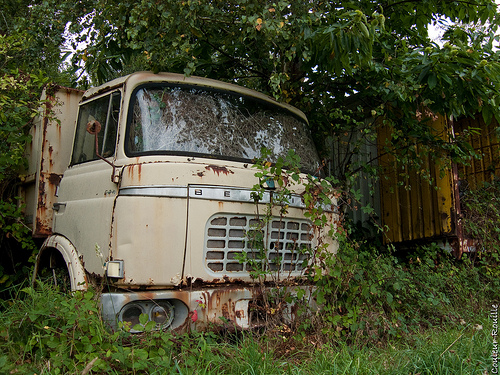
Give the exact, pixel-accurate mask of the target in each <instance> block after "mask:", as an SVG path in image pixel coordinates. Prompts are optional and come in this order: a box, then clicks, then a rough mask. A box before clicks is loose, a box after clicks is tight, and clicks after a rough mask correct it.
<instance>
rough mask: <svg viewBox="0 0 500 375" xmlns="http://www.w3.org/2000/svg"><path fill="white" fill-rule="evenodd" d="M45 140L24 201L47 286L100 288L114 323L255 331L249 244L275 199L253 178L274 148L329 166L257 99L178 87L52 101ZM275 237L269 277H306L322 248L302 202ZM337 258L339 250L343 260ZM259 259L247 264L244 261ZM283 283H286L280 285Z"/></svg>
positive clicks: (299, 130) (145, 86) (193, 85)
mask: <svg viewBox="0 0 500 375" xmlns="http://www.w3.org/2000/svg"><path fill="white" fill-rule="evenodd" d="M43 98H44V100H45V101H47V103H48V105H47V106H46V109H45V110H44V112H43V113H41V115H40V116H39V118H38V119H37V121H36V123H35V126H34V127H33V129H32V142H31V144H30V146H29V148H28V150H27V154H28V155H27V156H28V159H29V165H30V167H29V168H30V169H29V170H28V171H27V173H26V174H25V175H24V177H23V186H22V192H21V193H22V199H23V201H24V202H25V213H26V218H27V220H28V221H30V222H31V225H32V226H33V236H34V237H36V238H39V239H41V240H40V243H42V241H43V244H42V245H41V248H40V250H39V253H38V256H37V260H36V265H35V269H34V276H33V277H34V280H35V279H36V278H37V277H39V276H40V275H42V274H47V273H48V274H49V275H53V278H54V280H55V281H56V282H57V280H58V279H60V280H63V278H60V277H59V275H60V273H61V272H62V274H63V275H66V277H67V279H69V284H70V288H71V290H73V291H75V290H84V289H86V288H88V287H89V285H90V284H91V283H92V282H96V281H99V282H100V283H101V285H103V286H104V289H103V291H102V294H101V297H100V298H101V309H102V316H103V319H104V320H105V321H106V322H107V323H109V324H110V325H111V327H113V328H116V327H119V326H121V325H122V324H126V325H128V326H129V327H134V326H136V324H137V323H139V321H140V317H141V315H143V314H146V315H147V316H148V319H149V320H151V321H154V322H155V323H156V327H157V328H158V329H167V328H169V329H177V330H181V329H186V328H187V327H191V328H194V329H198V328H199V327H203V326H206V325H207V324H209V323H217V322H219V321H220V318H223V319H224V320H225V321H226V322H227V321H229V322H231V323H232V324H234V325H236V326H237V327H240V328H243V329H244V328H249V327H252V326H253V325H255V324H256V320H258V316H257V315H258V314H252V309H251V308H250V305H251V301H252V300H253V299H255V298H256V297H257V294H258V293H261V292H262V291H260V292H257V288H256V287H255V285H254V284H255V279H254V277H253V276H252V275H251V272H250V271H251V265H250V262H249V261H248V254H252V252H253V251H256V250H255V249H253V248H252V245H251V243H250V240H249V238H248V233H249V232H251V231H252V230H253V229H252V228H253V226H254V225H255V223H256V221H258V217H257V211H258V207H259V206H262V205H265V204H267V203H269V202H270V201H272V199H273V186H271V185H272V181H271V183H269V181H268V182H266V181H264V182H263V181H260V183H263V184H267V185H269V186H264V188H265V190H264V193H263V194H261V197H260V201H258V202H257V203H256V200H255V196H254V195H253V194H252V188H253V186H254V185H255V184H258V183H259V179H258V178H257V177H255V171H256V170H255V168H253V167H252V165H253V161H254V160H255V158H257V157H259V155H260V152H261V149H262V147H265V148H266V149H268V150H270V153H271V154H270V156H269V160H270V161H271V162H272V161H276V159H277V158H278V157H280V156H284V155H286V153H287V151H288V150H289V149H293V150H294V151H295V153H296V154H297V155H298V156H300V160H301V168H303V170H304V171H309V172H312V171H315V170H316V169H317V168H318V165H319V162H320V161H319V159H318V156H317V153H316V149H315V146H314V144H313V141H312V139H311V136H310V134H309V133H308V127H307V120H306V117H305V116H304V114H303V113H302V112H300V111H299V110H297V109H295V108H293V107H291V106H289V105H286V104H280V103H278V102H276V101H275V100H273V99H271V98H269V97H267V96H265V95H263V94H261V93H258V92H255V91H252V90H249V89H246V88H243V87H239V86H237V85H234V84H229V83H224V82H220V81H215V80H210V79H204V78H197V77H185V76H183V75H178V74H170V73H159V74H153V73H149V72H137V73H133V74H130V75H127V76H125V77H122V78H118V79H115V80H112V81H110V82H108V83H106V84H104V85H101V86H99V87H95V88H91V89H89V90H87V91H85V92H83V91H80V90H75V89H69V88H64V87H55V88H54V87H53V88H51V89H50V90H46V91H45V93H44V97H43ZM287 205H288V206H289V207H288V208H287V212H288V213H287V215H286V216H285V217H279V218H278V217H277V216H276V217H272V216H271V220H268V221H267V222H266V223H265V226H264V228H263V233H264V237H265V238H268V239H269V240H268V241H267V242H266V243H267V245H266V246H267V248H266V249H265V251H266V256H267V257H269V258H273V259H275V261H274V262H271V263H272V264H271V266H270V269H269V272H271V273H272V272H278V273H279V272H281V274H282V275H285V274H286V275H287V277H292V278H297V277H301V276H302V275H303V272H304V269H305V267H306V263H307V261H308V259H307V257H308V255H307V252H304V251H302V252H301V251H298V249H310V248H311V247H312V246H314V243H315V241H316V240H317V236H314V235H312V234H311V223H310V222H309V221H308V220H307V219H306V218H304V215H303V213H304V209H305V206H304V203H303V201H302V199H301V196H300V191H297V192H296V194H295V193H294V194H292V195H291V196H290V199H289V202H288V203H287ZM334 250H335V249H334V246H333V245H332V251H334ZM243 253H244V254H245V255H246V256H247V258H246V259H247V261H245V259H244V257H243V258H242V257H241V255H242V254H243ZM278 283H279V282H278Z"/></svg>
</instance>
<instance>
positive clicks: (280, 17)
mask: <svg viewBox="0 0 500 375" xmlns="http://www.w3.org/2000/svg"><path fill="white" fill-rule="evenodd" d="M83 9H84V10H85V12H84V14H81V15H80V18H78V20H75V22H76V23H74V24H73V28H74V31H75V32H78V33H80V40H81V41H85V42H86V43H87V45H86V47H85V48H84V49H83V50H82V51H81V53H78V54H76V55H75V56H74V63H75V64H77V63H81V62H82V61H83V62H84V66H85V70H86V71H87V72H88V74H89V76H90V77H91V81H92V82H103V81H105V80H108V79H109V78H112V77H114V76H118V75H122V74H124V73H128V72H131V71H135V70H144V69H147V70H153V71H155V72H158V71H170V72H180V73H184V74H186V75H191V74H194V75H199V76H205V77H210V78H215V79H222V80H226V81H231V82H237V83H239V84H241V85H243V86H247V87H250V88H254V89H257V90H259V91H263V92H265V93H267V94H270V95H273V96H275V97H276V98H277V99H279V100H282V101H286V102H288V103H290V104H292V105H294V106H296V107H298V108H300V109H301V110H303V111H304V112H305V113H306V114H307V115H308V116H309V119H310V122H311V126H312V128H313V130H314V133H315V135H316V137H317V139H319V140H321V139H324V138H325V136H331V135H332V134H343V133H345V132H352V131H353V129H356V131H357V132H358V131H361V133H363V132H364V134H365V136H367V135H368V134H373V130H374V127H375V125H374V124H375V122H373V121H372V122H367V121H366V119H367V118H372V119H376V118H383V119H384V120H385V123H389V124H390V125H391V126H393V127H394V131H395V132H399V134H404V135H405V137H399V139H400V140H401V139H404V143H407V144H410V143H414V142H417V143H424V144H428V145H429V147H431V148H434V149H435V148H437V149H439V150H438V151H439V152H438V153H439V154H440V155H441V156H445V154H447V155H449V154H450V152H449V151H450V145H449V144H446V145H445V144H443V143H442V142H441V140H439V139H437V138H436V137H435V136H434V135H432V132H431V131H430V129H429V127H428V126H427V125H426V119H431V118H433V116H436V115H437V114H441V115H444V116H453V117H455V118H458V117H460V116H475V115H476V114H482V116H483V118H484V119H485V121H486V122H487V123H488V122H490V121H491V120H492V118H494V117H496V118H497V119H498V118H499V111H498V109H499V98H498V94H499V79H500V78H499V77H500V69H499V67H500V66H499V54H498V51H497V50H496V49H495V43H496V45H497V46H498V38H497V37H496V36H495V32H496V31H497V27H498V14H497V6H496V4H495V2H494V1H492V0H477V1H474V2H470V1H465V0H464V1H451V0H418V1H411V0H386V1H372V0H361V1H352V0H351V1H335V2H316V1H303V2H289V1H275V2H262V1H257V0H238V1H224V2H222V1H191V0H189V1H161V2H160V1H155V0H142V1H137V2H129V1H121V0H93V1H88V2H87V3H86V4H85V7H83ZM431 24H438V25H441V27H442V28H444V29H445V33H444V37H443V39H444V40H443V42H444V44H438V43H437V42H436V41H434V40H432V39H431V38H430V36H429V25H431ZM74 48H75V49H77V48H78V47H77V41H75V45H74ZM379 123H381V122H379ZM363 129H364V130H363ZM454 146H457V147H459V150H458V151H457V150H456V149H455V150H454V151H453V152H452V153H451V154H452V156H456V155H466V154H467V150H464V149H460V147H461V146H460V145H459V144H458V142H456V143H455V144H454ZM401 147H404V145H402V146H401ZM452 148H453V147H452ZM443 152H444V153H443ZM467 155H468V154H467Z"/></svg>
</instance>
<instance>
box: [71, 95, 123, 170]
mask: <svg viewBox="0 0 500 375" xmlns="http://www.w3.org/2000/svg"><path fill="white" fill-rule="evenodd" d="M119 113H120V93H119V92H114V93H112V94H110V95H106V96H103V97H100V98H98V99H95V100H93V101H91V102H88V103H85V104H83V105H82V106H80V112H79V114H78V123H77V125H76V134H75V144H74V146H73V156H72V157H71V164H72V165H73V164H78V163H84V162H86V161H90V160H96V159H98V157H97V154H96V152H95V136H94V135H92V134H89V133H88V132H87V124H88V123H89V122H91V121H94V120H96V121H98V122H99V123H100V124H101V131H100V132H99V134H98V135H97V139H98V145H99V154H100V155H101V156H103V157H105V158H107V157H109V156H113V155H114V154H115V144H116V132H117V128H118V115H119Z"/></svg>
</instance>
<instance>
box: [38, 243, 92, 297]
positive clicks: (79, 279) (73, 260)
mask: <svg viewBox="0 0 500 375" xmlns="http://www.w3.org/2000/svg"><path fill="white" fill-rule="evenodd" d="M47 249H55V250H57V251H58V252H59V253H60V254H61V256H62V257H63V259H64V262H65V263H66V268H67V270H68V274H69V279H70V282H71V290H86V289H87V277H86V274H85V268H84V267H83V264H82V262H81V260H80V258H79V257H78V252H77V251H76V248H75V247H74V246H73V244H72V243H71V241H70V240H68V239H67V238H66V237H63V236H61V235H57V234H55V235H52V236H50V237H48V238H47V239H46V240H45V242H44V243H43V245H42V247H41V248H40V251H39V252H38V255H37V257H36V262H35V269H34V271H33V280H32V282H33V283H34V282H35V278H36V276H37V273H38V270H39V267H40V263H41V260H42V257H43V256H44V253H45V251H46V250H47Z"/></svg>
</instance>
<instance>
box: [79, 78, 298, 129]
mask: <svg viewBox="0 0 500 375" xmlns="http://www.w3.org/2000/svg"><path fill="white" fill-rule="evenodd" d="M148 82H169V83H180V84H187V85H194V86H204V87H210V88H215V89H219V90H226V91H232V92H235V93H238V94H241V95H246V96H251V97H254V98H257V99H260V100H264V101H267V102H273V103H274V104H276V105H279V106H280V107H283V108H285V109H287V110H289V111H291V112H293V113H294V114H295V115H297V116H299V117H300V118H302V119H304V121H307V118H306V116H305V115H304V113H303V112H302V111H300V110H299V109H297V108H295V107H293V106H291V105H288V104H285V103H280V102H278V101H276V100H275V99H273V98H272V97H270V96H267V95H264V94H262V93H260V92H257V91H254V90H251V89H247V88H245V87H242V86H238V85H235V84H232V83H227V82H222V81H217V80H214V79H210V78H202V77H195V76H191V77H186V76H185V75H183V74H177V73H152V72H135V73H132V74H129V75H126V76H123V77H120V78H116V79H114V80H112V81H109V82H106V83H105V84H103V85H101V86H97V87H93V88H90V89H89V90H87V91H86V92H85V94H84V95H83V98H82V100H87V99H89V98H91V97H93V96H95V95H99V94H101V93H103V92H106V91H109V90H112V89H114V88H118V87H121V86H126V87H130V88H131V89H134V88H135V87H136V86H138V85H140V84H144V83H148Z"/></svg>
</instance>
